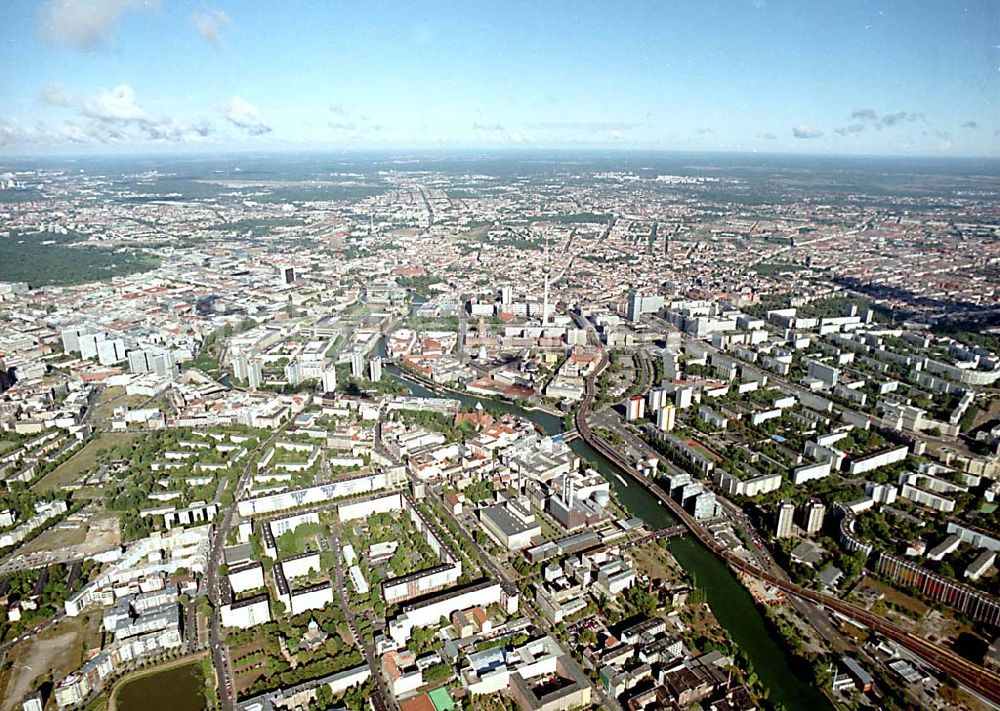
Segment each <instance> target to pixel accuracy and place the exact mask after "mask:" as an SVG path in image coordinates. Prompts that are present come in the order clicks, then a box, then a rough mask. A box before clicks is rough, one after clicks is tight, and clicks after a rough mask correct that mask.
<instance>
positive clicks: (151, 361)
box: [128, 348, 246, 379]
mask: <svg viewBox="0 0 1000 711" xmlns="http://www.w3.org/2000/svg"><path fill="white" fill-rule="evenodd" d="M128 367H129V371H130V372H132V373H135V374H136V375H139V374H142V373H156V374H157V375H162V376H164V377H166V378H171V379H173V378H176V377H177V365H176V363H175V362H174V354H173V352H172V351H166V350H162V351H161V350H158V349H152V348H147V349H135V350H131V351H129V352H128ZM233 367H234V370H235V360H234V366H233ZM245 369H246V364H245V363H244V372H243V377H242V378H241V379H246V370H245ZM234 375H235V373H234ZM237 377H239V376H238V375H237Z"/></svg>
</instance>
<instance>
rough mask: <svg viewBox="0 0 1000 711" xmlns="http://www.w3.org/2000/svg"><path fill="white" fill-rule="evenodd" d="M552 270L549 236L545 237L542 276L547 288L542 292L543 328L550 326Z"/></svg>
mask: <svg viewBox="0 0 1000 711" xmlns="http://www.w3.org/2000/svg"><path fill="white" fill-rule="evenodd" d="M551 272H552V268H551V266H550V265H549V236H548V235H545V263H544V264H543V265H542V274H544V275H545V287H544V288H543V290H542V328H545V327H546V326H548V325H549V275H550V274H551Z"/></svg>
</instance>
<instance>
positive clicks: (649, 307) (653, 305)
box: [625, 289, 664, 321]
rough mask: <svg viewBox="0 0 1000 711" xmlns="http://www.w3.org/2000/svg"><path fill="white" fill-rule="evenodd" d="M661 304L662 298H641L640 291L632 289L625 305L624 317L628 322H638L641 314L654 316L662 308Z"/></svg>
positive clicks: (655, 296)
mask: <svg viewBox="0 0 1000 711" xmlns="http://www.w3.org/2000/svg"><path fill="white" fill-rule="evenodd" d="M663 304H664V300H663V297H662V296H658V295H654V296H643V295H642V292H641V291H639V290H637V289H632V290H631V291H629V293H628V301H627V302H626V304H625V312H626V316H627V317H628V320H629V321H638V320H639V317H641V316H642V315H643V314H655V313H656V312H657V311H659V310H660V309H662V308H663Z"/></svg>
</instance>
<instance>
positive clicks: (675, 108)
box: [0, 0, 1000, 157]
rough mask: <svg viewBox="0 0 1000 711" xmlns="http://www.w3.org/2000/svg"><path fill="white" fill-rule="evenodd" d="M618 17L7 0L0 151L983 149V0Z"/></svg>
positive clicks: (987, 16) (989, 67) (997, 78)
mask: <svg viewBox="0 0 1000 711" xmlns="http://www.w3.org/2000/svg"><path fill="white" fill-rule="evenodd" d="M629 10H630V11H629V12H623V11H621V10H620V9H618V8H614V7H612V6H610V5H592V6H589V7H585V8H573V9H572V11H571V12H570V11H567V10H564V9H560V8H557V7H530V6H527V5H512V6H505V7H504V8H503V9H499V8H494V9H490V8H465V7H462V6H459V5H450V4H447V3H444V4H435V5H434V6H433V7H431V6H415V5H408V6H406V7H393V6H391V5H380V6H377V7H370V8H349V7H339V8H338V7H328V6H326V5H324V4H316V5H303V4H297V5H295V6H294V7H292V8H282V9H281V10H280V11H279V10H277V9H274V8H272V7H270V6H269V5H268V4H265V3H226V2H218V3H212V4H202V3H168V2H160V3H147V2H138V1H136V0H101V1H100V2H96V3H94V2H88V3H85V2H82V0H48V1H46V2H12V3H10V4H8V5H6V6H5V7H4V8H3V9H0V20H2V22H0V25H2V27H3V28H4V29H3V30H0V32H2V33H3V35H2V39H3V40H5V41H3V42H0V47H2V48H0V61H2V62H3V63H4V64H5V66H7V67H13V68H16V71H12V72H8V73H7V74H6V76H5V78H4V80H3V83H2V84H0V88H2V95H3V99H0V154H2V155H6V156H15V155H17V156H23V155H41V154H76V153H84V154H85V153H95V154H96V153H143V152H164V153H180V152H191V151H198V152H200V151H227V152H228V151H237V150H248V151H282V150H302V149H317V150H344V149H350V150H401V149H459V150H461V149H476V150H479V149H501V150H512V149H516V150H537V149H567V150H576V149H601V150H605V149H624V150H666V151H718V152H762V153H793V154H829V155H872V154H883V155H894V156H895V155H898V156H937V155H943V156H952V155H954V156H969V157H997V156H1000V121H998V120H997V119H995V118H994V114H995V113H996V108H995V104H996V97H997V95H998V89H1000V42H998V40H1000V33H998V32H997V29H998V21H1000V13H998V11H997V9H996V8H995V6H991V5H990V4H989V3H970V4H968V5H966V6H964V7H962V8H952V7H950V6H939V5H934V4H930V3H921V4H907V5H905V6H904V5H900V4H893V3H871V2H857V3H850V4H846V5H843V6H838V7H836V8H832V9H831V8H828V7H825V6H822V5H820V4H818V3H803V4H801V5H799V4H796V5H792V4H787V3H779V2H765V1H764V0H756V1H748V2H745V3H735V4H732V5H729V4H721V3H711V4H707V5H705V6H703V7H687V6H685V5H682V4H677V5H671V6H661V4H651V3H637V4H634V5H632V6H631V7H630V8H629ZM303 28H308V29H303Z"/></svg>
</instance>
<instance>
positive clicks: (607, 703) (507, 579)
mask: <svg viewBox="0 0 1000 711" xmlns="http://www.w3.org/2000/svg"><path fill="white" fill-rule="evenodd" d="M430 491H431V495H432V496H433V497H434V499H435V501H436V502H437V503H438V504H439V505H440V508H441V510H442V511H444V515H445V516H446V517H448V518H449V519H451V521H452V523H454V524H455V527H456V528H457V529H458V532H459V534H460V535H461V536H462V538H463V539H464V540H465V542H466V543H468V544H469V545H470V546H471V547H472V549H473V550H474V551H476V554H477V555H478V556H479V559H480V560H481V561H482V562H483V564H484V565H485V566H486V567H487V568H488V569H489V572H490V573H491V574H492V575H493V577H494V579H498V580H500V581H502V582H503V583H505V584H507V585H510V586H512V587H515V588H516V587H517V581H516V580H515V579H514V578H512V577H511V576H510V574H509V573H508V572H507V571H506V570H505V569H504V567H503V566H502V565H500V564H498V563H497V562H496V561H495V560H494V559H493V556H491V555H490V554H489V552H488V551H485V550H483V548H482V546H480V545H479V543H477V542H476V539H475V537H474V536H472V535H470V534H469V532H468V531H467V530H466V528H465V526H464V525H462V522H461V521H459V520H458V519H457V518H455V515H454V514H453V513H452V512H451V511H450V510H449V508H448V507H447V506H445V504H444V501H443V500H442V499H441V493H440V492H439V491H436V490H434V489H431V490H430ZM520 605H521V607H522V608H524V610H525V611H526V612H527V613H528V617H529V618H530V619H531V621H532V623H533V624H534V625H535V626H536V627H537V628H539V629H541V630H544V631H545V632H546V633H548V634H549V635H550V636H551V637H552V639H554V640H556V641H557V642H558V643H559V646H560V648H562V651H563V653H564V654H568V655H570V656H574V655H573V653H572V651H571V650H568V649H566V647H565V646H564V645H563V643H562V642H561V641H559V639H558V638H557V637H556V636H555V629H554V628H553V626H552V625H551V624H549V622H548V620H546V619H545V618H544V617H543V616H542V614H541V613H540V612H539V611H538V610H537V609H535V607H534V605H533V604H532V602H531V600H530V599H528V597H527V596H526V595H520ZM588 680H589V677H588ZM590 690H591V695H592V696H596V697H597V698H599V699H600V700H601V704H602V706H601V708H609V709H614V710H615V711H620V709H621V707H620V706H619V704H618V702H617V701H616V700H615V699H613V698H611V697H609V696H607V695H606V694H605V693H604V691H603V690H602V689H601V687H599V686H597V685H596V684H594V683H593V681H590Z"/></svg>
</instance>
